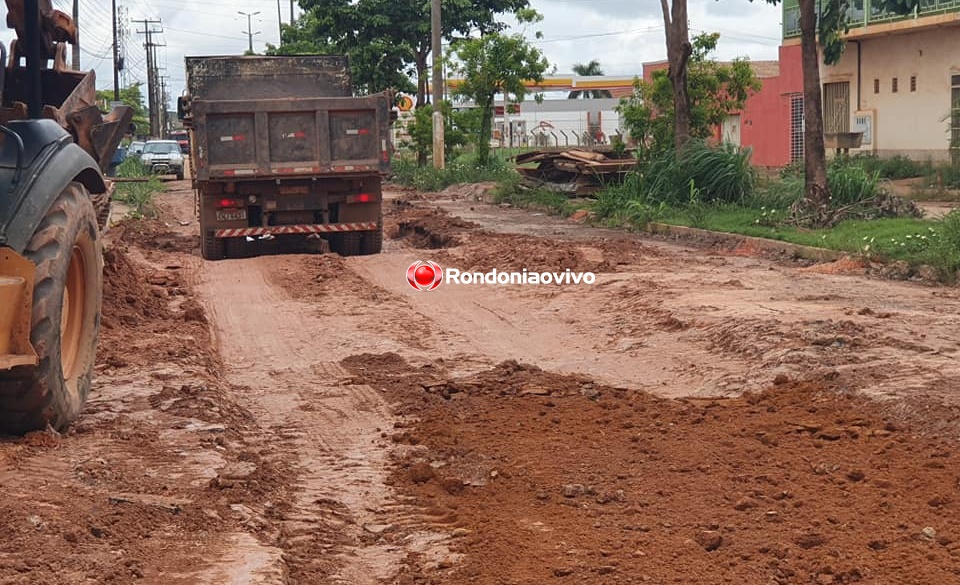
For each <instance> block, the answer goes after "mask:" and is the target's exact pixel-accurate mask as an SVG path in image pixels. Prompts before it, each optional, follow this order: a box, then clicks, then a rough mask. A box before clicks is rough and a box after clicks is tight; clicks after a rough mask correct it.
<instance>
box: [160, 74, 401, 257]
mask: <svg viewBox="0 0 960 585" xmlns="http://www.w3.org/2000/svg"><path fill="white" fill-rule="evenodd" d="M186 79H187V93H186V95H184V96H182V97H181V98H180V99H179V100H178V112H179V116H180V118H181V119H182V120H183V122H184V126H185V127H186V128H187V129H188V130H189V131H190V157H191V168H192V169H193V171H192V172H193V177H194V179H193V180H194V183H193V184H194V189H195V192H196V198H197V210H198V213H199V221H200V229H201V252H202V255H203V257H204V258H205V259H208V260H218V259H222V258H227V257H236V256H249V255H259V254H268V253H279V252H281V251H288V250H289V251H304V250H324V249H330V250H332V251H334V252H338V253H339V254H341V255H344V256H348V255H355V254H376V253H379V252H380V249H381V247H382V242H383V213H382V208H381V201H382V191H381V182H382V177H383V176H384V175H385V174H386V173H387V172H388V171H389V166H390V154H389V153H390V148H389V140H390V136H389V128H390V110H391V107H392V105H393V104H392V101H393V100H392V96H391V95H390V94H388V93H381V94H375V95H370V96H364V97H354V96H353V95H352V89H351V81H350V75H349V64H348V62H347V58H346V57H344V56H283V57H264V56H244V57H237V56H231V57H186Z"/></svg>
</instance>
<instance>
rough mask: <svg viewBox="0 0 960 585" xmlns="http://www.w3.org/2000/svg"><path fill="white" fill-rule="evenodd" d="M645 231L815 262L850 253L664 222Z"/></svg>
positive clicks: (652, 224)
mask: <svg viewBox="0 0 960 585" xmlns="http://www.w3.org/2000/svg"><path fill="white" fill-rule="evenodd" d="M646 231H647V232H649V233H651V234H655V235H659V236H668V237H673V238H674V239H681V238H683V239H697V240H701V241H702V240H708V241H712V242H715V243H724V244H729V245H732V246H741V245H744V244H746V245H748V246H750V247H751V248H754V249H756V250H760V251H764V252H775V253H778V254H784V255H789V256H793V257H794V258H804V259H806V260H815V261H817V262H833V261H834V260H839V259H841V258H844V257H847V256H849V255H850V254H849V253H847V252H839V251H837V250H828V249H826V248H815V247H813V246H803V245H800V244H791V243H790V242H781V241H780V240H770V239H767V238H758V237H756V236H744V235H741V234H731V233H727V232H714V231H710V230H704V229H700V228H692V227H686V226H679V225H670V224H666V223H657V222H651V223H648V224H647V228H646Z"/></svg>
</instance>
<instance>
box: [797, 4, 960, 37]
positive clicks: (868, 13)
mask: <svg viewBox="0 0 960 585" xmlns="http://www.w3.org/2000/svg"><path fill="white" fill-rule="evenodd" d="M858 4H859V7H858V6H857V5H858ZM819 9H820V2H817V11H818V12H819ZM945 12H960V0H920V4H919V6H917V9H916V10H914V11H913V12H912V13H910V14H906V15H903V14H897V13H895V12H886V11H884V10H883V9H882V8H880V7H878V6H873V5H872V4H871V2H870V0H863V1H862V2H851V3H850V7H849V8H848V9H847V22H848V23H849V25H850V28H856V27H862V26H868V25H870V24H877V23H881V22H891V21H895V20H908V19H911V18H918V17H921V16H930V15H933V14H942V13H945ZM799 36H800V7H799V6H796V2H784V6H783V38H785V39H789V38H792V37H799Z"/></svg>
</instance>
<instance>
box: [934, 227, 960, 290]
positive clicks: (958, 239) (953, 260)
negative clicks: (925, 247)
mask: <svg viewBox="0 0 960 585" xmlns="http://www.w3.org/2000/svg"><path fill="white" fill-rule="evenodd" d="M939 228H940V229H939V230H938V231H939V233H938V234H937V235H938V236H939V237H938V238H937V239H936V241H935V242H934V244H933V250H932V251H933V258H934V260H933V262H934V265H935V266H936V268H937V270H939V271H940V276H941V277H942V278H943V279H944V280H946V281H947V282H954V281H955V280H956V278H957V271H960V209H954V210H953V211H951V212H950V213H948V214H947V215H945V216H944V217H943V219H942V220H941V222H940V226H939Z"/></svg>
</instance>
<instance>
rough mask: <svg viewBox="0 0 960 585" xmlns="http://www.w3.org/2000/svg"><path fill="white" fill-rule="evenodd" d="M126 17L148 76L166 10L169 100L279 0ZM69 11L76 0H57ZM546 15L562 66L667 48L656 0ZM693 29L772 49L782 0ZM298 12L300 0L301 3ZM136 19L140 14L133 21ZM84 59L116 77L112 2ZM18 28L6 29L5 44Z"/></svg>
mask: <svg viewBox="0 0 960 585" xmlns="http://www.w3.org/2000/svg"><path fill="white" fill-rule="evenodd" d="M118 4H119V5H120V6H121V7H122V9H123V10H125V11H126V17H125V19H123V22H122V27H123V28H124V29H126V34H123V35H122V39H123V46H124V50H123V52H124V54H125V58H126V69H127V71H126V75H125V79H126V81H127V82H128V83H132V82H135V81H140V82H145V81H146V52H145V49H144V47H143V44H144V41H145V35H143V34H138V32H137V31H143V30H144V24H143V19H144V18H146V19H152V20H160V21H161V22H160V23H159V24H154V25H152V26H153V27H155V28H156V29H162V31H163V32H162V33H157V34H156V35H155V37H154V40H155V42H157V43H158V44H160V45H164V46H162V47H159V48H158V49H157V59H158V65H159V66H160V68H161V73H162V74H163V75H165V76H167V78H168V89H169V94H170V96H171V103H170V104H169V105H170V106H171V107H172V106H173V105H174V103H175V102H174V101H173V100H175V96H177V95H179V94H180V93H181V92H182V91H183V88H184V84H185V80H184V72H183V58H184V56H185V55H231V54H241V53H242V52H243V51H244V50H246V48H247V42H248V41H247V35H246V30H247V19H246V17H244V16H241V15H240V14H237V12H238V11H244V12H256V11H260V12H261V13H260V14H258V15H256V16H255V17H253V19H252V21H251V24H252V32H255V33H256V32H258V31H259V33H260V34H256V35H255V36H254V39H253V40H254V50H256V51H258V52H262V51H263V50H264V48H265V43H273V44H276V43H277V42H278V35H279V33H278V30H277V28H278V27H277V17H278V15H277V4H276V3H273V4H272V3H270V2H263V0H230V1H229V2H228V1H227V0H209V1H208V2H203V3H200V2H193V1H191V0H124V1H123V2H118ZM54 5H55V6H56V7H57V8H59V9H60V10H63V11H64V12H67V13H70V11H71V7H72V0H54ZM531 5H532V6H533V7H534V8H536V9H537V10H539V11H540V12H541V13H542V14H543V15H544V20H543V22H541V23H539V24H538V25H536V29H539V30H541V31H542V32H543V38H542V39H539V40H538V39H534V37H533V34H532V31H533V30H534V29H532V28H528V29H527V30H526V32H525V34H526V35H527V36H528V38H529V39H530V40H531V42H533V43H534V44H535V45H536V46H537V47H539V48H540V49H541V50H542V51H543V52H544V54H545V55H546V57H547V59H548V60H549V61H550V63H551V64H552V65H554V66H556V68H557V71H558V72H559V73H569V72H571V71H572V68H573V65H574V64H575V63H586V62H588V61H590V60H591V59H597V60H598V61H600V64H601V67H602V68H603V70H604V72H605V73H606V74H608V75H635V74H639V73H640V72H641V70H642V66H643V63H644V62H647V61H656V60H660V59H664V58H665V57H666V46H665V40H664V34H663V17H662V15H661V13H660V6H659V3H658V2H654V1H653V0H645V1H644V2H624V1H623V0H531ZM279 7H280V11H281V13H282V18H283V20H284V22H286V21H288V20H289V0H281V2H280V4H279ZM688 10H689V16H690V27H691V34H696V33H698V32H702V31H706V32H714V31H716V32H720V33H721V35H722V36H721V39H720V44H719V47H718V51H717V57H718V58H721V59H729V58H732V57H735V56H749V57H750V58H752V59H754V60H760V59H775V58H776V56H777V46H778V45H779V38H780V24H779V23H780V9H779V7H777V6H771V5H769V4H767V3H766V2H765V1H764V0H755V1H754V2H749V1H748V0H690V5H689V8H688ZM297 12H298V13H299V8H298V9H297ZM137 21H139V22H137ZM80 30H81V33H80V35H81V37H80V38H81V47H82V48H83V52H82V54H81V67H82V68H83V69H89V68H93V69H95V70H96V75H97V87H98V88H100V89H108V88H111V87H112V86H113V71H112V58H111V53H112V30H111V27H110V3H108V2H102V1H100V0H80ZM13 36H14V35H13V31H7V30H6V29H4V30H3V32H2V33H0V40H3V41H4V42H5V43H6V44H7V46H8V47H9V41H10V40H11V39H12V38H13Z"/></svg>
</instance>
